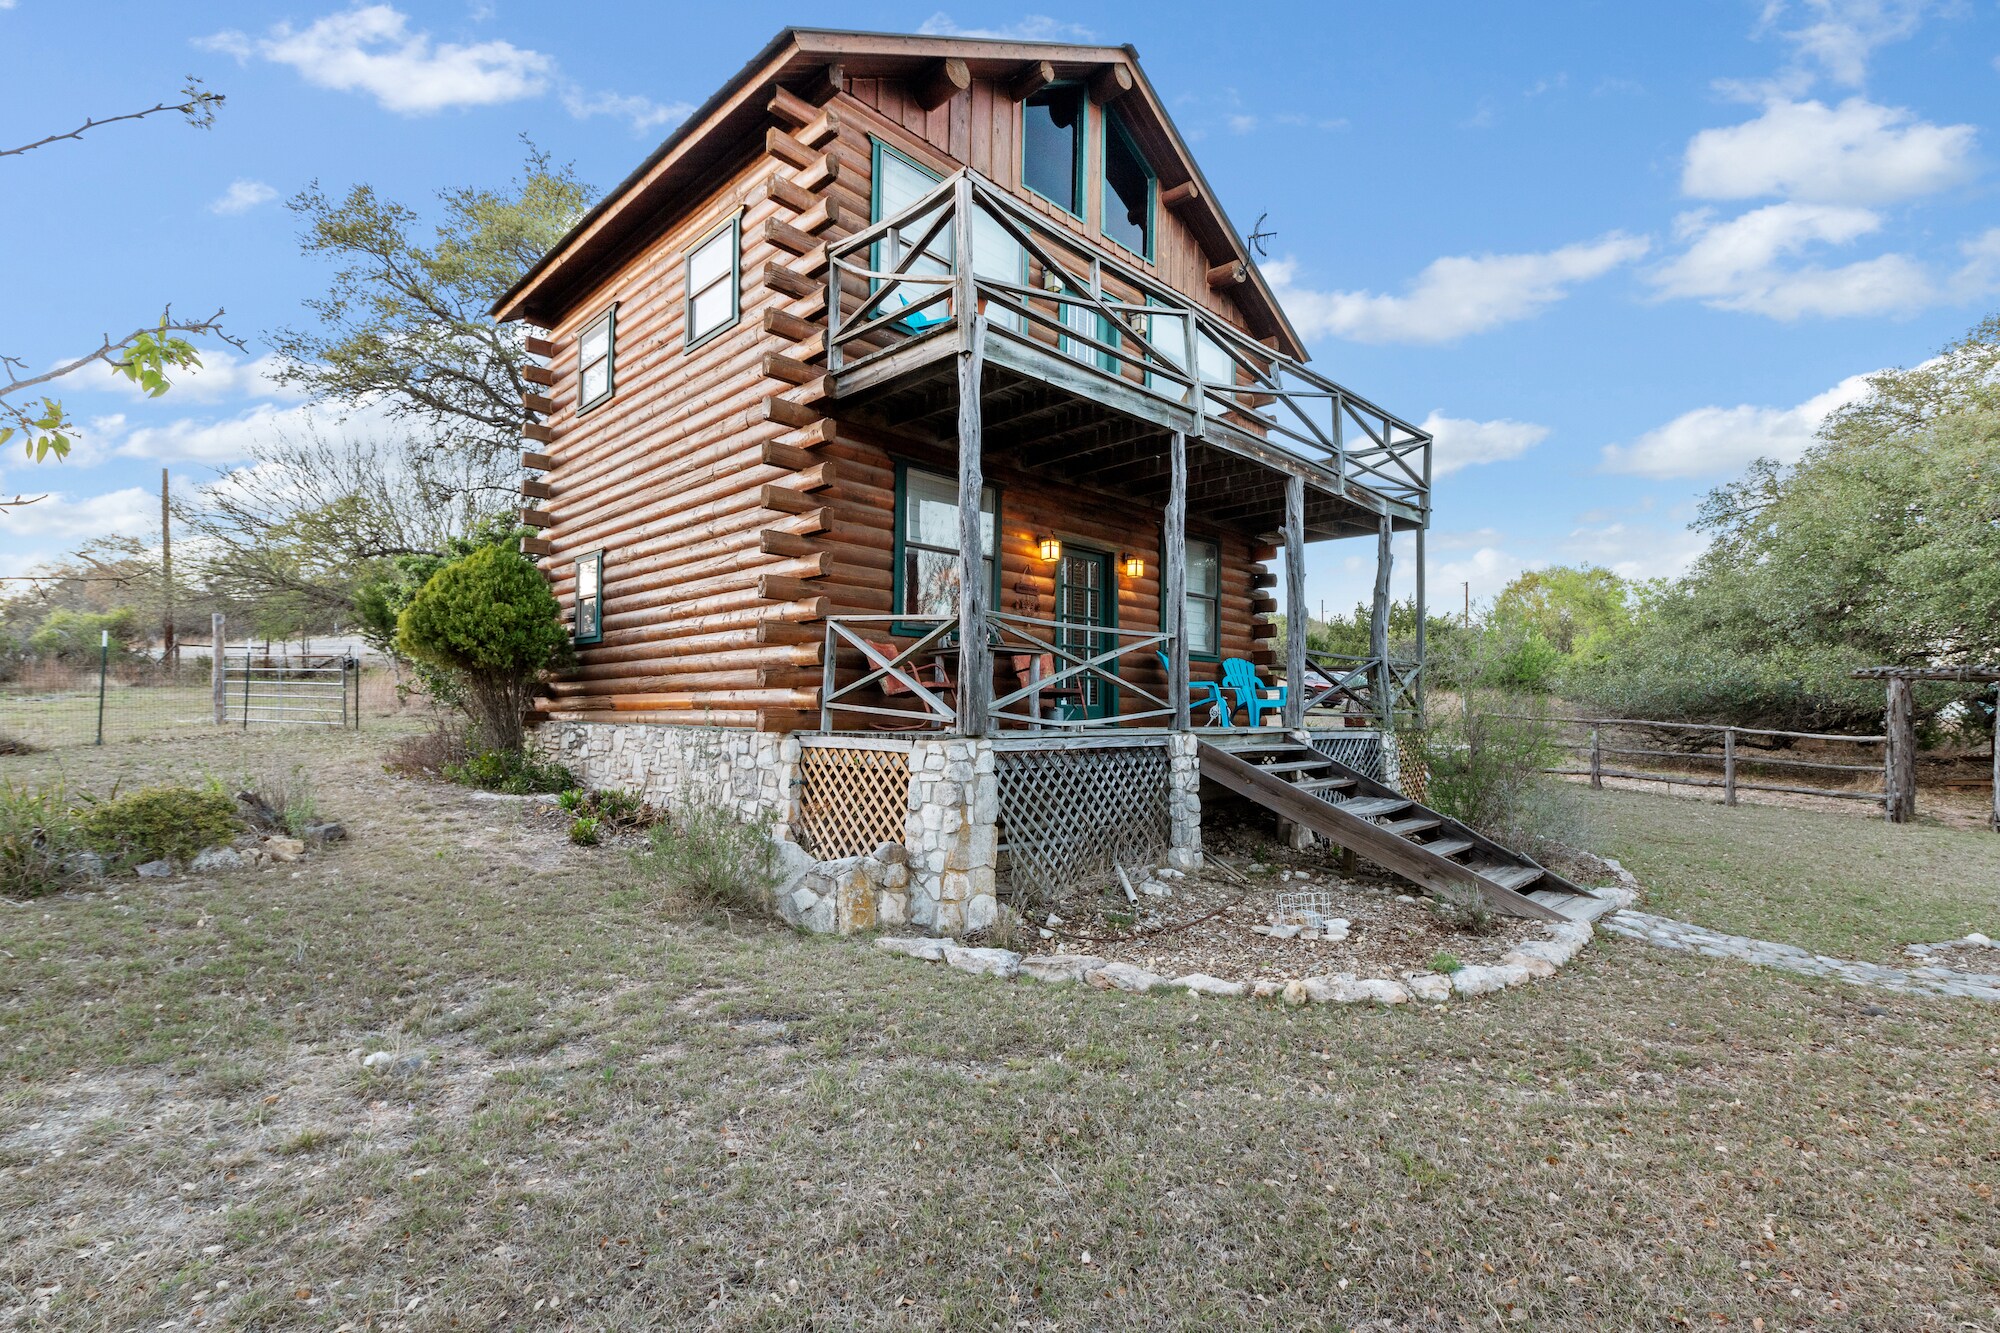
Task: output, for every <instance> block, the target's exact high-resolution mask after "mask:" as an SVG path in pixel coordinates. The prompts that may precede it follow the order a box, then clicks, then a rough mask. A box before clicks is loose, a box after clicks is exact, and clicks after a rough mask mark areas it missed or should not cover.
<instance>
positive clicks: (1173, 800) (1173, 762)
mask: <svg viewBox="0 0 2000 1333" xmlns="http://www.w3.org/2000/svg"><path fill="white" fill-rule="evenodd" d="M1196 744H1197V740H1196V737H1195V734H1194V733H1193V732H1191V731H1176V732H1173V733H1171V734H1170V735H1168V737H1167V864H1168V865H1170V866H1172V867H1174V869H1176V870H1199V869H1201V760H1200V759H1198V758H1196V756H1195V745H1196Z"/></svg>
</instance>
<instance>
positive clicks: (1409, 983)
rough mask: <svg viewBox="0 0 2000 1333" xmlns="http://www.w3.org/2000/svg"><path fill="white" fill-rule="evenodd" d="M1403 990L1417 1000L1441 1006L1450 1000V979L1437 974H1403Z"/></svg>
mask: <svg viewBox="0 0 2000 1333" xmlns="http://www.w3.org/2000/svg"><path fill="white" fill-rule="evenodd" d="M1403 988H1404V989H1405V990H1407V991H1409V993H1410V994H1411V995H1412V996H1413V997H1415V998H1416V999H1419V1000H1428V1001H1429V1002H1430V1003H1432V1004H1443V1003H1444V1002H1445V1001H1446V1000H1449V999H1450V998H1451V978H1450V977H1448V976H1445V975H1443V974H1442V973H1439V972H1405V973H1404V974H1403Z"/></svg>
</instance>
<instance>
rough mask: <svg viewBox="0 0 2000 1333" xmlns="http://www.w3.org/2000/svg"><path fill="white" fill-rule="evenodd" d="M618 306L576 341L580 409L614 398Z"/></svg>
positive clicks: (577, 399) (577, 398) (577, 396)
mask: <svg viewBox="0 0 2000 1333" xmlns="http://www.w3.org/2000/svg"><path fill="white" fill-rule="evenodd" d="M617 327H618V307H617V306H613V307H611V309H609V310H607V311H605V312H604V315H603V317H602V318H601V319H599V320H598V321H597V322H596V323H595V324H592V325H591V326H590V327H589V328H587V329H585V330H584V331H583V336H582V337H580V338H578V339H577V340H576V368H577V395H576V410H577V411H579V412H581V411H583V410H584V409H585V408H588V407H595V406H596V405H597V404H599V403H601V402H603V401H604V400H605V399H607V398H609V397H610V396H611V389H612V374H613V368H614V367H615V365H616V363H617V351H616V343H617Z"/></svg>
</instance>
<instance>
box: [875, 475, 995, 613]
mask: <svg viewBox="0 0 2000 1333" xmlns="http://www.w3.org/2000/svg"><path fill="white" fill-rule="evenodd" d="M901 481H902V485H901V486H899V487H898V488H897V496H896V498H897V501H898V504H897V509H898V511H899V512H898V513H897V515H896V613H897V614H898V615H908V616H950V615H957V614H958V481H957V479H956V478H954V477H947V476H943V475H941V474H939V473H936V472H920V471H918V470H917V469H916V468H904V469H902V471H901ZM998 509H999V502H998V497H996V496H995V495H994V493H993V488H992V487H991V486H988V487H986V488H985V489H984V490H982V491H981V492H980V494H979V548H980V551H981V552H982V553H983V554H984V556H985V559H984V560H982V561H981V562H980V563H981V567H982V568H983V569H984V571H985V573H986V579H987V583H988V584H989V586H990V587H991V589H992V592H991V594H990V595H991V596H993V597H996V598H997V597H998V595H999V591H1000V582H999V570H998V568H997V567H996V566H995V563H994V560H993V529H994V524H995V521H996V514H997V512H998ZM921 629H922V627H921V626H913V627H911V630H912V631H920V630H921Z"/></svg>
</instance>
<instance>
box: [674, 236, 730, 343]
mask: <svg viewBox="0 0 2000 1333" xmlns="http://www.w3.org/2000/svg"><path fill="white" fill-rule="evenodd" d="M737 223H738V219H737V218H731V219H729V222H728V223H727V224H726V225H725V226H723V227H722V228H721V229H720V230H718V231H717V232H716V233H715V234H714V235H712V236H710V237H709V238H708V239H707V240H705V241H703V242H701V244H699V245H697V246H695V247H694V249H692V250H690V251H688V257H687V345H688V346H689V347H692V346H694V345H695V344H696V343H698V342H701V341H702V340H703V339H706V338H711V337H714V336H715V335H716V334H718V333H720V332H722V330H724V329H726V328H728V327H729V326H730V325H732V324H734V323H735V322H736V317H737V313H738V308H739V303H738V299H737V265H738V262H739V257H738V255H737V245H736V240H737Z"/></svg>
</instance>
